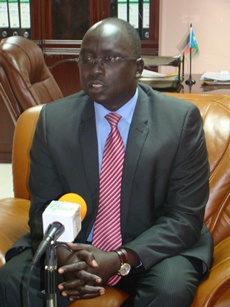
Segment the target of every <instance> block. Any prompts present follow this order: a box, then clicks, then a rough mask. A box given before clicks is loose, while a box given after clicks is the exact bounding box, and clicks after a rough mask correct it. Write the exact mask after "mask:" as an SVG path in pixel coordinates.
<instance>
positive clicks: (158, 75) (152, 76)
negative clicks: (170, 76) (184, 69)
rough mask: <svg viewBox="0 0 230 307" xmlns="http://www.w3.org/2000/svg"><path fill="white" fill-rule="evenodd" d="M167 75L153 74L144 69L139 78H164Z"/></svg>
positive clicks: (153, 72)
mask: <svg viewBox="0 0 230 307" xmlns="http://www.w3.org/2000/svg"><path fill="white" fill-rule="evenodd" d="M166 76H167V74H160V73H159V72H155V71H152V70H148V69H144V70H143V72H142V74H141V77H142V78H165V77H166Z"/></svg>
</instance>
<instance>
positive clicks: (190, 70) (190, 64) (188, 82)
mask: <svg viewBox="0 0 230 307" xmlns="http://www.w3.org/2000/svg"><path fill="white" fill-rule="evenodd" d="M191 36H192V24H190V39H189V48H190V50H189V51H190V52H189V77H188V79H187V80H186V81H185V83H186V84H187V85H193V84H195V83H196V81H195V80H194V79H193V78H192V47H191V41H192V37H191Z"/></svg>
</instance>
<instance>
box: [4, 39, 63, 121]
mask: <svg viewBox="0 0 230 307" xmlns="http://www.w3.org/2000/svg"><path fill="white" fill-rule="evenodd" d="M61 97H63V95H62V93H61V90H60V89H59V87H58V85H57V83H56V81H55V80H54V78H53V76H52V74H51V72H50V71H49V69H48V67H47V66H46V63H45V60H44V57H43V53H42V50H41V48H40V47H39V46H38V45H37V44H36V43H35V42H33V41H31V40H29V39H26V38H24V37H20V36H11V37H7V38H5V39H2V40H1V42H0V104H1V103H4V104H5V105H6V107H7V109H8V110H9V113H10V115H11V117H12V119H13V122H14V123H16V121H17V119H18V117H19V115H20V114H21V113H22V112H23V111H25V110H26V109H28V108H30V107H32V106H35V105H37V104H41V103H48V102H51V101H54V100H57V99H59V98H61Z"/></svg>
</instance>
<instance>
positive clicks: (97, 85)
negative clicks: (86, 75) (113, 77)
mask: <svg viewBox="0 0 230 307" xmlns="http://www.w3.org/2000/svg"><path fill="white" fill-rule="evenodd" d="M92 87H93V88H101V87H103V85H102V84H99V83H93V84H92Z"/></svg>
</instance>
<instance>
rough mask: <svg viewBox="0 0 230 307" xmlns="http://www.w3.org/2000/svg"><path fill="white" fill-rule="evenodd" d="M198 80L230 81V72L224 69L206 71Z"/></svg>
mask: <svg viewBox="0 0 230 307" xmlns="http://www.w3.org/2000/svg"><path fill="white" fill-rule="evenodd" d="M200 80H215V81H230V74H229V72H228V71H226V70H222V71H221V72H210V71H208V72H206V73H205V74H203V75H202V76H201V78H200Z"/></svg>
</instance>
